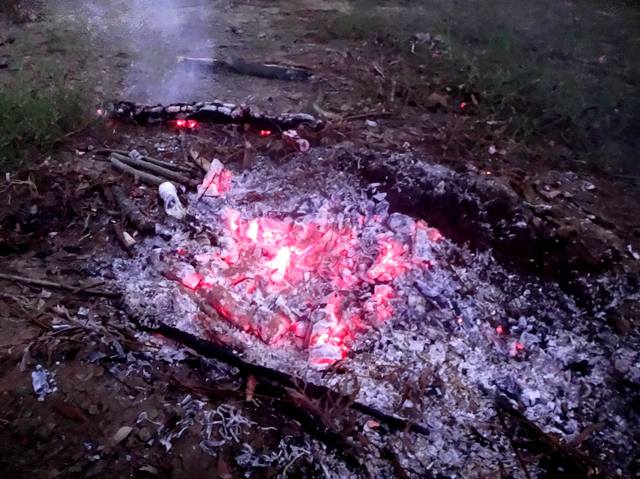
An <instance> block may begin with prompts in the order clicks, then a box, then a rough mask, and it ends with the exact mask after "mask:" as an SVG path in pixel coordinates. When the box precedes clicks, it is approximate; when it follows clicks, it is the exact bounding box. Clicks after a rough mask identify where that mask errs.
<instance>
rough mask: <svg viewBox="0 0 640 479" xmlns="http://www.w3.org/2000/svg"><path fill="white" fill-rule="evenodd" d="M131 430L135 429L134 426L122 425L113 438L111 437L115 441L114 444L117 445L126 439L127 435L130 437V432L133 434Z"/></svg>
mask: <svg viewBox="0 0 640 479" xmlns="http://www.w3.org/2000/svg"><path fill="white" fill-rule="evenodd" d="M131 431H133V428H132V427H130V426H122V427H121V428H120V429H118V431H117V432H116V433H115V434H114V435H113V438H112V439H111V442H112V443H113V445H114V446H117V445H118V444H120V443H121V442H122V441H124V440H125V439H126V438H127V437H129V434H131Z"/></svg>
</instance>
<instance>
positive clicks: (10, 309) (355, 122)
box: [0, 0, 640, 478]
mask: <svg viewBox="0 0 640 479" xmlns="http://www.w3.org/2000/svg"><path fill="white" fill-rule="evenodd" d="M55 3H56V5H54V6H48V7H46V8H43V9H42V8H40V9H37V10H36V11H37V12H38V16H37V19H35V21H28V22H27V23H26V24H25V23H23V24H14V23H12V22H11V21H10V20H9V19H8V18H1V17H0V64H3V63H6V64H7V68H4V69H0V84H2V83H1V82H2V76H3V75H12V74H14V73H15V72H16V71H17V70H18V69H19V68H20V67H21V66H22V67H24V65H40V63H39V62H40V60H42V59H43V58H46V59H47V61H49V62H51V63H54V64H56V65H57V66H62V68H63V69H64V70H65V71H66V75H67V80H68V81H70V82H72V81H84V80H86V78H85V77H84V76H83V75H86V76H87V77H89V78H90V82H91V85H90V87H91V89H92V94H93V95H94V97H95V98H96V106H98V102H99V101H105V102H106V101H107V100H108V99H111V98H117V99H123V100H125V99H126V100H131V101H139V102H150V103H159V102H162V103H168V102H171V101H196V100H209V99H213V98H217V99H222V100H225V101H230V102H236V103H242V102H244V103H247V104H250V105H252V106H253V105H255V106H257V107H260V108H262V109H264V110H267V111H270V112H274V113H279V112H285V111H291V112H308V113H311V114H314V115H319V116H322V115H323V112H324V113H325V115H324V117H325V119H326V120H327V121H328V123H329V126H328V127H327V128H326V130H325V131H324V132H323V133H322V134H321V138H317V139H315V140H314V141H315V143H316V145H319V144H322V145H323V146H332V145H340V148H347V149H352V150H354V151H355V150H367V149H373V150H378V151H385V150H388V151H414V152H417V153H419V154H423V155H424V156H425V158H428V159H429V161H430V162H434V163H442V164H445V165H447V166H448V167H451V168H452V169H454V170H455V171H461V172H468V173H470V174H475V175H477V176H479V177H484V178H486V177H491V179H492V180H493V181H495V182H497V183H498V184H500V185H503V186H504V187H505V188H508V189H509V191H510V192H512V193H513V195H514V197H515V198H517V201H518V202H519V203H520V204H521V205H522V206H523V208H525V209H527V211H529V212H530V213H531V214H532V217H534V218H537V219H536V221H537V223H536V225H537V226H536V233H535V234H536V235H538V236H537V239H536V241H538V243H536V245H537V244H540V245H543V246H544V247H543V246H540V247H539V248H538V247H537V246H536V248H533V250H532V251H533V252H531V253H530V254H529V253H527V254H525V255H524V256H525V258H523V257H520V258H518V257H517V255H516V254H511V253H509V254H507V255H504V262H505V264H512V265H514V266H513V267H514V268H515V269H516V270H517V271H523V270H524V271H526V272H527V273H533V274H536V275H540V276H542V277H544V278H548V279H550V280H551V281H559V282H561V283H562V282H563V281H564V280H566V277H565V276H564V275H563V271H565V270H576V271H578V272H579V273H580V274H581V275H583V276H584V277H586V278H589V277H591V276H592V277H597V276H598V275H599V274H601V273H603V272H616V273H618V274H622V275H625V274H626V275H628V277H629V284H630V285H631V286H630V287H631V288H634V287H635V288H637V272H638V259H639V258H640V256H639V252H640V220H639V218H640V203H638V197H639V196H638V183H637V179H636V178H635V177H633V176H631V177H626V176H620V175H617V176H616V175H594V174H592V173H589V172H588V171H581V172H579V173H575V170H576V169H575V168H573V167H572V166H574V165H573V164H572V163H571V162H569V161H567V160H565V159H564V158H565V156H564V153H565V152H564V151H563V149H562V148H560V147H556V146H554V145H551V146H549V145H548V143H547V145H546V146H547V147H546V149H542V148H540V149H539V150H537V152H536V153H535V154H534V155H524V154H522V153H521V150H519V149H518V147H517V145H514V144H511V143H507V142H505V143H500V142H499V141H500V140H499V137H497V136H496V137H492V138H487V137H485V136H480V137H478V136H474V134H475V133H474V131H476V130H474V126H473V122H474V118H473V115H472V114H471V115H467V114H466V113H463V112H461V111H459V109H455V108H454V109H450V108H438V107H437V105H436V107H435V108H430V109H429V108H428V109H423V108H418V107H412V106H408V107H407V108H404V109H402V110H401V111H399V112H398V113H397V114H396V113H394V114H391V115H389V114H387V113H386V112H385V113H384V114H380V112H381V111H382V109H383V108H384V104H383V103H384V101H380V100H378V101H376V100H375V99H372V98H371V97H364V96H363V95H362V94H361V91H360V90H359V89H360V88H361V87H360V85H361V79H362V77H364V76H366V75H370V76H371V77H372V78H375V77H376V75H379V73H376V66H375V65H376V58H379V55H380V52H379V51H378V50H377V49H376V47H375V45H371V44H364V45H363V44H362V43H361V42H356V41H353V42H352V43H349V42H348V41H345V40H336V41H331V40H326V39H325V38H319V37H318V36H317V35H315V34H314V33H313V28H312V27H313V23H314V21H315V19H320V18H324V17H323V16H326V15H330V14H334V13H336V12H348V11H349V10H350V9H351V7H352V6H351V4H350V3H349V2H345V1H327V2H311V1H306V0H305V1H296V2H293V1H292V2H289V1H287V2H275V3H274V2H256V1H251V2H249V1H247V2H242V1H230V0H219V1H210V2H192V1H191V2H190V1H186V0H185V1H184V2H180V3H182V4H183V5H182V6H180V7H179V8H178V11H179V12H180V16H179V17H175V16H171V15H167V12H169V11H172V12H173V11H174V10H166V11H163V8H165V7H163V5H164V2H159V3H158V4H157V5H155V6H154V7H153V8H152V9H151V10H149V11H145V16H144V17H145V18H139V17H137V16H136V15H138V14H139V12H138V11H135V10H133V9H132V8H130V6H128V5H127V2H118V1H116V0H113V1H110V2H74V1H68V2H60V3H58V2H55ZM166 8H167V9H168V7H166ZM147 15H148V17H147ZM146 22H152V25H153V26H154V28H153V31H152V32H149V31H147V30H145V25H148V23H146ZM176 24H177V27H176ZM79 25H80V26H81V27H84V28H80V30H78V26H79ZM79 31H80V33H78V32H79ZM162 32H171V35H167V36H165V35H163V34H162ZM176 32H178V35H179V38H180V41H177V40H176V38H175V34H176ZM149 36H152V37H153V41H152V42H149ZM9 38H11V41H9V42H8V41H7V40H8V39H9ZM69 38H75V39H76V42H75V43H69ZM177 55H187V56H194V57H208V56H213V55H218V56H228V57H233V56H237V57H242V58H249V59H258V60H264V59H269V60H274V61H280V62H287V63H289V64H300V65H305V66H308V67H310V68H312V69H313V70H314V71H315V72H316V76H317V77H318V78H319V80H314V81H311V82H279V81H275V80H269V79H261V78H253V77H248V76H242V75H234V74H231V73H219V74H215V75H213V74H210V73H208V72H202V71H196V72H193V71H185V70H181V69H178V70H176V69H175V68H173V66H172V62H173V58H175V56H177ZM176 72H177V73H176ZM372 81H373V80H372ZM245 139H246V138H245V137H244V136H243V135H242V134H240V133H238V132H236V131H234V130H232V129H231V128H229V127H222V126H219V127H210V128H209V127H207V128H203V129H202V131H201V132H199V133H197V134H194V135H193V137H192V138H191V141H192V142H193V143H194V144H197V145H198V146H199V147H200V148H201V150H202V151H203V152H205V151H206V155H207V156H210V157H214V156H215V157H219V158H221V159H222V160H223V161H225V162H229V163H232V164H235V165H240V164H241V162H242V159H243V158H244V156H245V154H246V152H245V143H244V141H245ZM251 141H253V142H254V148H255V149H256V150H257V151H258V152H259V153H267V154H268V153H269V152H272V151H273V150H271V148H272V146H271V145H269V144H268V142H267V141H264V142H261V141H262V140H261V139H259V138H253V139H252V140H251ZM179 144H180V143H179V141H178V137H177V135H176V134H175V133H174V132H171V131H163V130H158V129H152V130H145V129H142V128H138V127H131V126H126V127H120V126H117V125H116V126H114V125H112V124H107V125H105V124H102V123H100V124H97V125H92V126H91V127H89V128H86V129H83V130H82V131H80V132H78V133H77V134H75V135H73V136H71V137H70V138H69V139H68V140H67V141H66V142H65V143H64V144H62V145H61V147H60V148H59V149H58V150H56V151H55V152H54V153H53V154H52V155H50V156H48V157H46V158H44V157H43V158H39V159H38V160H37V161H35V162H33V163H32V164H31V165H26V166H24V167H21V168H19V169H18V170H17V171H15V172H12V173H11V174H10V175H9V174H8V175H7V177H6V178H3V180H2V183H0V193H1V194H2V196H3V197H4V198H5V199H4V200H3V201H2V203H1V204H0V224H1V225H2V227H1V229H0V273H4V274H13V275H19V276H21V277H30V278H44V279H48V280H50V281H58V282H61V283H64V284H67V285H70V286H71V291H61V290H59V289H57V288H50V287H42V286H34V285H31V286H29V285H25V284H24V283H19V282H15V281H11V280H7V279H0V282H1V283H2V288H1V289H0V411H1V415H0V475H2V476H3V477H12V478H19V477H43V478H53V477H220V478H227V477H229V478H230V477H329V476H328V475H327V473H326V470H323V468H322V466H321V464H322V462H323V461H325V462H326V461H329V459H327V452H326V451H323V450H322V448H316V449H314V450H311V451H309V450H306V448H307V447H308V445H309V443H310V441H313V440H314V439H309V434H308V431H307V430H306V429H305V427H304V426H303V425H302V424H301V422H300V421H298V420H297V419H295V418H292V417H290V416H289V415H287V411H286V409H287V407H286V405H284V406H283V404H281V402H279V401H277V400H274V399H270V398H254V399H252V400H247V395H248V394H249V393H248V392H247V391H248V390H249V389H250V386H248V385H247V384H246V382H245V380H244V379H242V378H241V377H239V376H238V375H237V374H236V372H235V371H233V370H231V369H230V368H227V367H224V366H221V365H219V364H217V363H213V362H210V361H206V360H203V359H201V358H199V357H198V356H197V355H195V354H192V353H190V352H189V351H182V353H181V354H182V357H181V358H176V357H172V353H168V352H167V351H168V349H169V348H167V344H166V343H165V342H164V341H163V340H162V339H160V338H156V337H153V336H149V335H144V334H142V333H141V332H140V331H139V330H137V329H136V326H135V325H133V324H132V323H131V322H130V320H129V318H127V316H126V315H125V313H124V312H123V311H122V310H121V304H120V302H119V300H118V299H117V298H115V299H114V298H104V297H98V296H96V295H94V294H92V291H93V290H95V287H94V288H93V290H92V289H88V290H87V291H73V289H74V287H75V286H76V285H86V284H88V283H93V282H97V281H98V280H99V279H98V278H95V271H96V269H97V263H96V261H95V259H96V258H97V257H98V256H103V257H104V256H106V255H108V254H112V255H113V256H115V257H125V255H126V254H125V252H124V251H123V250H122V249H121V248H120V246H119V245H118V243H117V242H116V241H115V238H114V235H113V230H112V227H111V223H112V222H113V220H114V219H117V218H118V217H119V214H118V212H117V211H114V209H113V208H112V206H111V205H109V203H108V201H107V200H106V199H105V197H104V194H103V188H102V186H103V185H104V184H108V183H109V182H114V181H115V182H120V183H123V184H125V185H126V186H127V188H128V191H129V192H131V193H132V196H135V197H137V198H138V199H139V201H140V204H142V205H143V208H144V209H145V210H146V211H148V212H149V213H151V214H156V213H158V205H157V197H156V195H155V192H153V191H151V190H150V189H149V188H146V187H144V186H140V185H134V184H132V183H131V182H129V181H128V180H127V181H125V182H123V180H122V176H118V175H117V174H115V173H114V172H113V171H112V170H110V169H109V168H108V165H107V164H106V163H105V162H104V161H101V160H100V159H95V158H94V157H93V155H92V154H91V150H92V149H100V148H126V149H132V148H138V149H141V148H146V149H147V150H148V151H153V153H154V155H158V156H161V157H162V158H163V159H170V160H173V159H176V160H180V159H181V158H182V151H181V150H180V149H179ZM490 151H491V152H492V153H490ZM496 151H497V152H498V153H495V152H496ZM283 161H284V160H283ZM3 173H4V172H3ZM442 223H443V224H442V225H438V226H440V227H441V229H443V231H444V232H445V234H446V233H448V232H447V231H446V224H445V223H446V221H444V220H443V222H442ZM534 223H535V222H534ZM451 233H452V234H455V232H453V231H452V232H451ZM470 239H471V238H468V237H464V236H463V237H460V238H458V240H459V241H461V242H464V241H469V240H470ZM557 244H562V245H564V246H565V247H566V246H567V245H568V247H567V248H565V249H564V250H563V251H570V254H569V253H567V257H566V258H565V259H566V261H550V262H548V264H547V259H548V258H545V255H548V254H552V253H553V251H557V250H554V248H555V246H554V245H557ZM514 258H515V259H514ZM532 263H537V264H533V265H532ZM100 281H105V280H100ZM571 281H573V279H571ZM634 281H636V283H635V286H634ZM564 286H566V287H567V290H569V291H570V292H572V293H573V292H576V291H577V289H578V288H580V286H581V285H579V284H575V283H571V282H570V281H569V280H567V282H565V284H564ZM116 287H117V285H114V284H111V283H110V282H109V280H108V279H107V280H106V281H105V283H104V284H101V285H99V286H98V288H99V289H104V290H109V291H114V290H115V288H116ZM638 313H639V310H638V306H637V304H632V303H631V302H630V303H628V304H622V305H617V307H616V308H614V309H613V310H612V311H610V315H609V316H608V317H607V318H605V320H606V321H607V322H608V323H609V325H611V326H612V327H613V328H614V329H615V330H616V331H617V332H618V333H619V334H620V336H621V337H624V335H625V334H627V333H628V332H629V331H631V330H634V331H635V330H636V328H637V326H638V321H639V320H640V317H639V315H638ZM38 365H41V366H42V367H43V368H45V369H46V370H48V371H51V372H53V373H54V374H55V387H56V388H57V391H56V392H54V393H52V394H51V395H50V396H48V397H46V398H45V399H44V400H39V399H38V397H37V395H36V394H35V393H34V388H33V384H32V373H33V372H34V371H36V368H37V366H38ZM634 387H636V388H637V385H635V386H634ZM634 394H637V392H636V393H634ZM198 401H203V402H205V403H207V404H208V405H209V406H211V408H216V407H218V406H223V407H222V408H221V409H219V413H220V417H221V418H222V419H221V420H222V421H223V422H225V421H226V422H227V423H228V424H230V422H229V421H231V419H230V418H232V417H234V416H233V414H235V412H236V411H239V412H240V413H241V415H242V417H243V418H245V419H246V420H247V421H250V423H251V427H244V426H242V424H241V425H240V426H238V427H239V429H238V431H239V432H238V434H240V435H241V436H242V439H243V440H244V441H247V442H248V443H250V444H251V447H252V448H253V450H254V451H264V454H265V456H266V455H268V453H269V451H273V450H276V449H278V447H280V445H281V443H282V441H285V442H286V444H287V445H286V447H280V450H287V451H288V452H287V454H285V455H284V456H282V457H279V458H278V459H277V460H275V459H274V460H270V461H267V460H265V463H264V464H263V465H260V467H253V468H250V467H249V466H248V465H247V464H239V463H238V460H237V457H238V455H240V454H241V453H242V452H243V451H242V449H241V447H240V446H239V445H238V444H237V443H234V442H233V441H231V442H230V443H229V444H227V445H225V446H223V447H221V448H220V447H219V448H217V449H216V451H217V452H216V453H212V452H211V451H207V450H205V449H203V446H202V438H203V434H204V431H203V427H204V426H203V425H202V424H203V421H202V420H201V419H202V418H201V417H200V416H198V415H199V414H201V412H200V409H199V408H198V407H196V405H197V404H196V403H197V402H198ZM225 408H226V409H225ZM229 408H230V409H229ZM196 419H197V420H196ZM204 422H205V423H206V421H204ZM230 427H231V426H230ZM169 434H173V436H172V438H173V439H172V441H171V442H170V443H168V444H167V443H164V444H163V443H162V441H160V438H163V437H167V435H169ZM341 461H342V462H344V463H345V464H346V463H348V462H349V458H348V457H347V458H344V457H342V458H341ZM396 466H397V465H396V464H395V463H394V461H393V459H391V460H390V472H389V477H402V474H407V473H406V472H403V471H400V472H399V470H398V469H397V468H396ZM340 467H341V466H340V465H336V468H335V469H334V470H340ZM639 468H640V466H638V465H637V464H636V465H635V469H634V470H629V471H620V472H619V474H618V475H619V476H624V477H636V476H634V475H633V474H638V471H639V470H640V469H639ZM363 469H365V470H366V468H363ZM606 472H607V473H613V474H616V471H606ZM345 474H346V473H345ZM408 474H409V475H407V476H406V477H418V475H416V474H413V473H411V472H409V473H408ZM362 475H363V477H365V476H366V473H364V472H363V473H362ZM520 475H521V471H504V475H502V476H501V477H520ZM342 477H347V476H346V475H344V476H342ZM422 477H424V476H422ZM432 477H438V476H435V475H434V476H432ZM477 477H482V476H481V475H478V476H477ZM603 477H604V476H603Z"/></svg>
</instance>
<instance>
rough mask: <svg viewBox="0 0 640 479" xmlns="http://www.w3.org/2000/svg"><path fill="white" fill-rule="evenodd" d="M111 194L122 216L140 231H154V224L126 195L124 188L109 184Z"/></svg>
mask: <svg viewBox="0 0 640 479" xmlns="http://www.w3.org/2000/svg"><path fill="white" fill-rule="evenodd" d="M111 194H112V195H113V200H114V201H115V203H116V205H117V206H118V209H119V210H120V212H121V214H122V216H123V217H124V218H126V220H127V221H128V222H129V223H131V224H132V225H133V227H134V228H136V229H137V230H138V231H140V233H145V234H153V233H155V231H156V226H155V224H154V223H153V222H152V221H151V220H149V218H147V217H146V216H145V215H144V214H143V213H142V211H140V209H139V208H138V207H137V206H136V205H134V204H133V202H132V201H131V200H130V199H129V198H128V197H127V195H126V193H125V192H124V190H123V189H122V188H121V187H120V186H118V185H112V186H111Z"/></svg>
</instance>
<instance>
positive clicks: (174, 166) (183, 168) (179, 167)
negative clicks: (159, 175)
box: [93, 148, 194, 173]
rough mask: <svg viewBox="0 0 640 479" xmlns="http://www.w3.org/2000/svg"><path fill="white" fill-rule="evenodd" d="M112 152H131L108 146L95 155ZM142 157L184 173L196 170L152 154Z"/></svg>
mask: <svg viewBox="0 0 640 479" xmlns="http://www.w3.org/2000/svg"><path fill="white" fill-rule="evenodd" d="M111 153H118V154H119V155H122V156H126V157H129V152H128V151H126V150H111V149H108V148H104V149H101V150H96V151H94V152H93V154H94V155H102V156H109V155H111ZM142 159H143V160H145V161H148V162H149V163H153V164H155V165H158V166H164V167H165V168H169V169H175V170H178V171H182V172H184V173H192V172H193V170H194V169H193V168H191V167H190V166H183V165H178V164H175V163H171V162H170V161H164V160H158V159H157V158H154V157H152V156H147V155H143V156H142Z"/></svg>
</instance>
